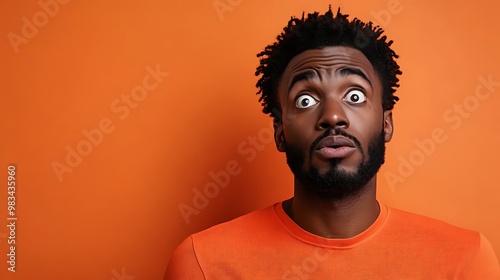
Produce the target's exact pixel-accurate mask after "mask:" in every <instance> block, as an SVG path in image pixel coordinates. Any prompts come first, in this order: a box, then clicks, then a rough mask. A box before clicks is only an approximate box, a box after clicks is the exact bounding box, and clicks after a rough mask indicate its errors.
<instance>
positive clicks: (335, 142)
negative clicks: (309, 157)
mask: <svg viewBox="0 0 500 280" xmlns="http://www.w3.org/2000/svg"><path fill="white" fill-rule="evenodd" d="M355 151H356V146H355V145H354V142H353V141H351V140H350V139H348V138H346V137H344V136H328V137H326V138H324V139H323V140H321V141H320V142H319V143H318V145H316V149H315V151H314V153H315V154H316V155H317V156H318V157H319V158H322V159H324V160H329V159H334V158H346V157H349V156H350V155H352V154H353V153H354V152H355Z"/></svg>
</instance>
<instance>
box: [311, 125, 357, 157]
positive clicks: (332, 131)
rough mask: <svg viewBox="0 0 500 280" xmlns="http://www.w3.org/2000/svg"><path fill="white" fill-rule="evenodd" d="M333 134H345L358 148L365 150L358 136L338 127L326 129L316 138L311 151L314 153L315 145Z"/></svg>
mask: <svg viewBox="0 0 500 280" xmlns="http://www.w3.org/2000/svg"><path fill="white" fill-rule="evenodd" d="M332 135H341V136H344V137H346V138H349V139H350V140H351V141H352V142H354V145H355V146H356V148H358V149H359V150H360V151H361V152H363V149H361V142H359V140H358V139H357V138H356V137H354V136H353V135H351V134H349V133H347V132H345V131H344V130H342V129H341V128H339V127H336V128H334V129H332V128H330V129H328V130H326V131H325V132H324V133H323V134H321V135H320V136H319V137H318V138H317V139H316V140H314V142H313V143H312V145H311V148H310V149H311V150H310V153H311V154H312V153H313V152H314V150H315V147H316V146H317V145H318V143H319V142H321V140H323V139H325V138H326V137H328V136H332Z"/></svg>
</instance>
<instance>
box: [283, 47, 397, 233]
mask: <svg viewBox="0 0 500 280" xmlns="http://www.w3.org/2000/svg"><path fill="white" fill-rule="evenodd" d="M278 96H279V100H280V105H281V109H282V115H283V118H282V120H281V121H277V122H275V123H274V128H275V141H276V146H277V149H278V150H279V151H280V152H286V147H287V144H293V145H294V146H295V147H299V148H300V150H301V151H303V152H304V155H305V161H304V166H303V168H304V170H308V169H309V168H310V167H314V168H316V169H317V170H318V171H319V174H324V173H326V172H327V171H328V170H329V169H331V168H338V169H340V170H343V171H345V172H349V173H354V172H356V170H357V168H358V166H359V164H360V163H361V162H362V161H363V157H362V154H363V153H364V154H365V157H369V156H370V155H369V154H368V146H369V143H370V142H371V141H372V139H374V138H375V137H377V135H379V134H380V131H382V130H383V132H384V140H385V142H389V141H390V140H391V138H392V133H393V122H392V112H391V111H390V110H385V111H384V110H383V108H382V86H381V82H380V79H379V77H378V76H377V73H376V72H375V70H374V68H373V66H372V65H371V63H370V62H369V60H368V59H367V58H366V57H365V56H364V55H363V54H362V53H361V52H360V51H358V50H356V49H353V48H350V47H344V46H333V47H326V48H323V49H315V50H307V51H305V52H303V53H301V54H299V55H297V56H295V57H294V58H293V59H292V60H291V61H290V63H289V64H288V66H287V68H286V69H285V71H284V73H283V75H282V78H281V81H280V84H279V87H278ZM336 127H338V128H342V129H343V130H344V131H345V132H347V133H349V134H350V135H352V136H354V137H356V138H357V139H358V140H359V142H360V143H361V150H360V148H358V147H352V146H350V145H348V144H346V143H344V142H345V141H344V142H342V141H340V143H341V144H339V145H336V146H335V147H326V148H322V149H315V147H312V146H313V142H314V141H315V140H316V139H317V138H318V137H319V136H320V135H322V134H323V133H324V132H325V130H327V129H332V128H336ZM335 137H337V136H335V135H333V136H332V139H333V138H335ZM337 139H339V138H337ZM341 140H345V139H341ZM311 147H312V148H311ZM310 150H313V151H314V152H312V153H310V152H309V151H310ZM329 159H337V160H339V159H340V162H339V164H338V165H336V166H335V167H334V166H332V164H331V163H330V161H329ZM364 160H365V161H366V158H365V159H364ZM307 189H308V187H307V186H304V185H303V184H302V183H301V182H300V181H299V180H297V178H295V180H294V197H293V198H292V199H290V200H287V201H285V202H284V204H283V208H284V210H285V212H286V213H287V214H288V216H290V217H291V218H292V219H293V220H294V221H295V223H297V225H299V226H300V227H301V228H303V229H304V230H306V231H308V232H310V233H312V234H315V235H318V236H322V237H326V238H350V237H354V236H356V235H358V234H359V233H361V232H363V231H364V230H366V229H367V228H368V227H369V226H370V225H371V224H373V222H374V221H375V220H376V219H377V217H378V215H379V213H380V209H379V204H378V202H377V200H376V176H374V177H373V178H371V180H370V181H369V182H368V183H367V184H366V185H364V186H363V188H362V190H361V191H360V192H359V195H357V196H355V197H349V198H346V199H335V198H332V197H326V196H321V195H317V194H314V193H311V192H310V191H307Z"/></svg>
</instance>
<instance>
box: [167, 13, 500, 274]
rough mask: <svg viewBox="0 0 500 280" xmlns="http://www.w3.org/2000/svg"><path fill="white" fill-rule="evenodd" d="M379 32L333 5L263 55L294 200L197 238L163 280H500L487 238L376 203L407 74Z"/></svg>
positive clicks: (293, 27) (294, 24) (267, 104)
mask: <svg viewBox="0 0 500 280" xmlns="http://www.w3.org/2000/svg"><path fill="white" fill-rule="evenodd" d="M382 32H383V31H382V30H381V29H380V28H378V27H373V26H372V25H371V23H368V24H365V23H363V22H361V21H359V20H357V19H354V20H352V21H350V20H349V19H348V17H347V15H343V14H341V13H340V11H338V12H337V14H336V15H334V14H333V12H332V11H331V9H330V10H328V12H326V13H325V14H324V15H319V14H318V13H313V14H309V15H308V16H307V17H304V16H302V18H301V19H298V18H292V19H291V20H290V21H289V23H288V26H287V27H285V29H284V31H283V33H282V34H281V35H280V36H278V38H277V42H275V43H274V44H272V45H269V46H267V47H266V48H265V50H264V51H263V52H261V53H260V54H258V56H259V57H261V61H260V62H261V63H260V66H259V67H258V68H257V72H256V75H261V77H260V80H259V81H258V83H257V86H258V87H259V89H260V90H259V92H258V94H261V96H260V99H259V101H261V102H262V105H263V112H264V113H267V114H269V115H270V116H271V117H273V118H274V130H275V141H276V146H277V149H278V150H279V151H280V152H284V153H285V154H286V159H287V163H288V165H289V166H290V169H291V170H292V172H293V174H294V196H293V198H291V199H289V200H287V201H284V202H282V203H277V204H275V205H274V206H272V207H269V208H266V209H263V210H259V211H256V212H253V213H250V214H247V215H245V216H242V217H240V218H237V219H235V220H233V221H230V222H227V223H224V224H221V225H218V226H215V227H212V228H210V229H208V230H205V231H203V232H200V233H197V234H194V235H192V236H190V237H189V238H187V239H186V240H185V241H184V242H183V243H182V244H181V245H180V246H179V247H178V248H177V250H176V251H175V252H174V254H173V256H172V258H171V261H170V263H169V266H168V268H167V272H166V276H165V279H481V280H484V279H500V268H499V265H498V261H497V259H496V256H495V253H494V252H493V250H492V247H491V245H490V244H489V242H488V241H487V240H486V239H485V238H484V237H483V236H482V235H481V234H479V233H477V232H473V231H469V230H465V229H460V228H457V227H454V226H452V225H449V224H447V223H444V222H441V221H438V220H434V219H431V218H427V217H423V216H419V215H415V214H411V213H407V212H404V211H400V210H397V209H393V208H391V207H388V206H386V205H384V204H381V203H379V202H378V201H377V199H376V174H377V172H378V170H379V168H380V166H381V165H382V164H383V163H384V154H385V142H389V141H390V140H391V137H392V134H393V121H392V113H391V110H392V108H393V106H394V104H395V103H396V101H397V100H398V98H397V97H396V96H394V92H395V90H396V88H397V87H398V86H399V85H398V81H399V80H398V78H397V76H398V75H400V74H401V71H400V70H399V66H398V64H397V63H396V62H395V59H397V57H398V56H397V55H396V53H395V52H394V51H393V50H392V49H391V48H390V46H391V44H392V41H386V37H385V36H382Z"/></svg>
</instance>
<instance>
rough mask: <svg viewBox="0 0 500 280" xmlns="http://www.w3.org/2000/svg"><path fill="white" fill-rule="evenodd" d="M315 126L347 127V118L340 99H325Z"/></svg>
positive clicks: (321, 127) (327, 127) (324, 128)
mask: <svg viewBox="0 0 500 280" xmlns="http://www.w3.org/2000/svg"><path fill="white" fill-rule="evenodd" d="M316 127H317V129H318V130H326V129H335V128H343V129H346V128H348V127H349V119H348V118H347V115H346V113H345V110H344V108H343V106H342V101H339V100H332V99H330V100H328V99H327V100H325V101H324V103H323V107H322V110H321V115H320V117H319V119H318V124H317V126H316Z"/></svg>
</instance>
